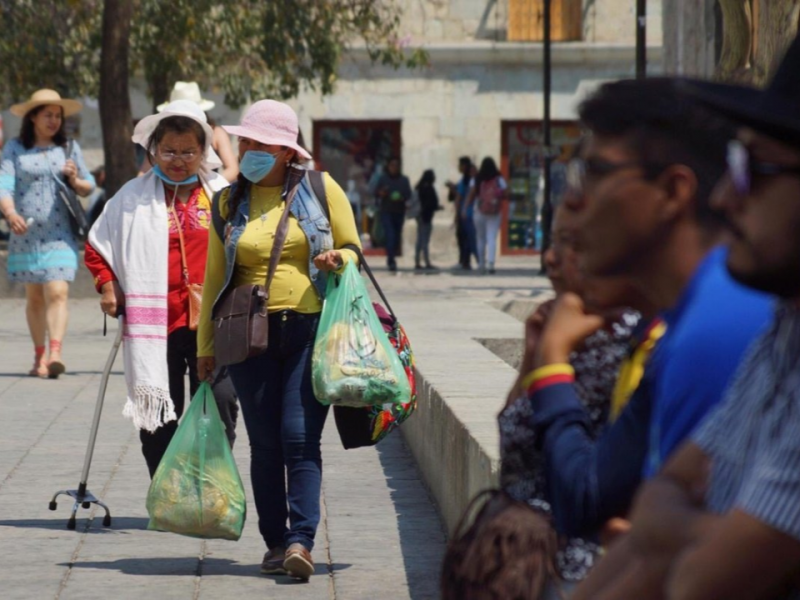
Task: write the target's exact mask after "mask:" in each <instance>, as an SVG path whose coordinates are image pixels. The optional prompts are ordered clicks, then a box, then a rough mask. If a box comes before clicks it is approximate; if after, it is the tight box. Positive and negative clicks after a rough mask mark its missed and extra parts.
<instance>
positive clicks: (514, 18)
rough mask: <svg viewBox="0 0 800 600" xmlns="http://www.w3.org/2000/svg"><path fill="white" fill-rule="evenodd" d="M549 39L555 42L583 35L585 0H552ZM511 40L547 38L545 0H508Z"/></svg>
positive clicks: (567, 40) (578, 38)
mask: <svg viewBox="0 0 800 600" xmlns="http://www.w3.org/2000/svg"><path fill="white" fill-rule="evenodd" d="M550 39H552V40H553V41H554V42H569V41H577V40H581V39H583V2H582V0H551V2H550ZM508 40H509V41H512V42H541V41H542V40H544V0H508Z"/></svg>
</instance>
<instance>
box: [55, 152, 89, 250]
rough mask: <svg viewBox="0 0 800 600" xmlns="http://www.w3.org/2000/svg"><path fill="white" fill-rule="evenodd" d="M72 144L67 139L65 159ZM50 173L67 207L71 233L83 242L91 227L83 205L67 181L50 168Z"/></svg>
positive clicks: (69, 154)
mask: <svg viewBox="0 0 800 600" xmlns="http://www.w3.org/2000/svg"><path fill="white" fill-rule="evenodd" d="M73 144H74V141H73V140H69V141H68V142H67V149H66V150H65V151H64V154H65V155H66V157H67V160H69V158H70V156H72V146H73ZM51 173H53V177H55V180H56V183H57V184H58V188H57V189H56V192H57V193H58V197H59V198H60V199H61V201H62V202H63V203H64V205H65V206H66V207H67V213H68V214H69V225H70V228H71V229H72V234H73V235H74V236H75V237H76V238H77V240H78V241H79V242H85V241H86V238H88V237H89V229H91V225H90V224H89V219H88V218H87V217H86V211H85V210H83V205H82V204H81V201H80V200H79V199H78V195H77V194H76V193H75V190H73V189H72V187H71V186H70V185H69V183H66V182H64V181H62V180H61V177H59V176H58V175H56V173H54V172H53V171H52V168H51Z"/></svg>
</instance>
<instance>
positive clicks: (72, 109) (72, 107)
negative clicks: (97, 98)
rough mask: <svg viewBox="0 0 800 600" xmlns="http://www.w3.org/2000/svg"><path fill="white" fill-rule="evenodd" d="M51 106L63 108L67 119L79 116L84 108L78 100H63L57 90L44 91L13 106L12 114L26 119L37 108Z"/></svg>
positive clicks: (36, 92) (34, 93) (38, 91)
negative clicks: (75, 115)
mask: <svg viewBox="0 0 800 600" xmlns="http://www.w3.org/2000/svg"><path fill="white" fill-rule="evenodd" d="M51 104H52V105H55V106H60V107H61V108H63V109H64V116H65V117H69V116H71V115H74V114H77V113H79V112H80V111H81V109H82V108H83V104H81V103H80V102H78V101H77V100H70V99H69V98H62V97H61V95H60V94H59V93H58V92H57V91H55V90H48V89H43V90H37V91H35V92H33V94H32V95H31V98H30V100H28V101H27V102H22V103H20V104H15V105H13V106H12V107H11V114H12V115H16V116H17V117H24V116H25V115H27V114H28V113H29V112H30V111H31V110H32V109H34V108H36V107H37V106H50V105H51Z"/></svg>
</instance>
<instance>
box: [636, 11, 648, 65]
mask: <svg viewBox="0 0 800 600" xmlns="http://www.w3.org/2000/svg"><path fill="white" fill-rule="evenodd" d="M645 77H647V0H636V79H644V78H645Z"/></svg>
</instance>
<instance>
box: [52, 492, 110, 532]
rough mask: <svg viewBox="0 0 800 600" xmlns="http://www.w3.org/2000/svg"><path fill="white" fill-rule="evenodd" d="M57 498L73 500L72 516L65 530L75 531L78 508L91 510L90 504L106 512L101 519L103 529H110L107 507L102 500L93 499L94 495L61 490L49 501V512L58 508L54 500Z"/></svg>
mask: <svg viewBox="0 0 800 600" xmlns="http://www.w3.org/2000/svg"><path fill="white" fill-rule="evenodd" d="M59 496H69V497H70V498H74V499H75V504H73V505H72V515H71V516H70V518H69V521H67V529H70V530H72V529H75V526H76V521H75V517H76V515H77V513H78V508H80V507H83V508H91V506H92V504H97V506H101V507H102V508H103V510H105V511H106V516H105V517H103V527H110V526H111V512H110V511H109V510H108V506H106V505H105V503H104V502H103V501H102V500H98V499H97V498H95V497H94V495H93V494H92V493H91V492H90V491H88V490H86V491H83V492H82V491H81V490H79V489H78V490H61V491H60V492H56V494H55V495H54V496H53V499H52V500H50V510H56V509H57V508H58V503H57V502H56V498H58V497H59Z"/></svg>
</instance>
